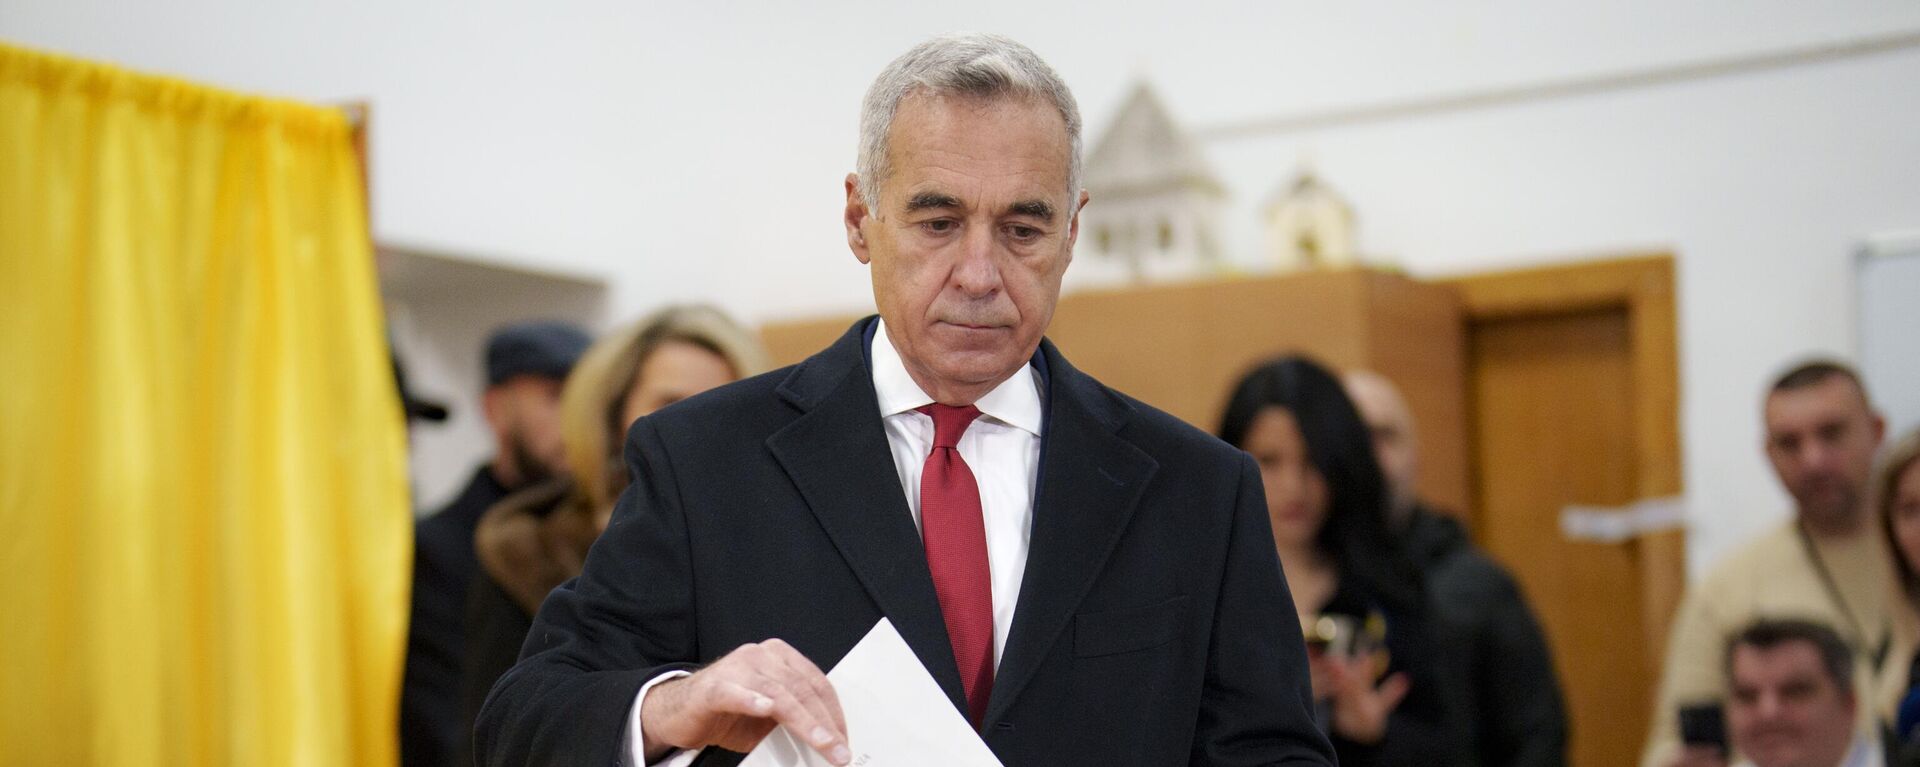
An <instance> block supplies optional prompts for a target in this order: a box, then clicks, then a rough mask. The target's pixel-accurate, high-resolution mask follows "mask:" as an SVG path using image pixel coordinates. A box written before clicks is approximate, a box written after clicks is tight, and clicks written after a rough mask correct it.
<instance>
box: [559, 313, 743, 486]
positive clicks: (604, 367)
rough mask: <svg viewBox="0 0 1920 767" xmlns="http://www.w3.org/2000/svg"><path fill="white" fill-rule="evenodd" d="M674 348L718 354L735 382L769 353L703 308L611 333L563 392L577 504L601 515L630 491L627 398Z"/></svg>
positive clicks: (564, 435)
mask: <svg viewBox="0 0 1920 767" xmlns="http://www.w3.org/2000/svg"><path fill="white" fill-rule="evenodd" d="M669 341H678V342H681V343H688V344H693V345H694V346H698V347H700V348H702V349H706V350H707V351H710V352H713V353H714V354H717V355H719V356H720V358H721V359H724V360H726V361H727V365H728V366H729V367H731V368H733V377H734V379H735V380H738V379H741V378H746V377H748V376H752V375H756V374H758V373H760V372H762V371H764V370H765V369H766V364H767V363H766V352H765V351H764V350H762V349H761V347H760V341H759V339H758V338H756V337H755V335H754V334H753V333H752V332H751V331H748V330H747V329H746V328H744V327H742V326H741V325H740V324H739V323H737V322H734V321H733V319H732V318H731V317H728V316H727V315H726V314H725V313H724V312H721V311H720V310H719V309H717V308H714V307H712V306H707V305H704V304H698V305H685V306H670V307H667V308H665V309H662V310H660V311H658V312H655V313H654V314H652V315H650V316H648V317H646V318H644V319H642V320H640V321H639V322H636V323H633V324H632V325H628V326H625V327H622V328H620V329H618V330H615V331H614V332H612V333H608V334H607V335H606V336H604V337H602V338H601V339H600V340H599V341H596V342H594V344H593V346H592V347H590V348H588V349H587V353H586V354H585V355H583V356H582V357H581V358H580V362H579V363H578V364H576V365H575V366H574V368H573V373H572V374H570V375H568V376H567V382H566V385H565V387H564V388H563V389H562V390H561V393H560V435H561V440H562V441H563V442H564V443H565V444H566V449H567V468H568V469H569V471H570V472H571V473H572V475H573V478H574V496H575V500H577V501H580V502H582V503H583V504H585V505H586V507H587V509H589V510H592V511H595V512H601V511H603V510H605V509H609V508H611V507H612V506H613V502H614V500H615V499H616V498H617V497H618V496H619V494H620V491H621V490H622V489H625V487H626V468H625V466H624V464H623V463H622V462H621V459H620V451H621V448H622V446H623V444H624V443H625V440H626V433H627V425H628V424H627V423H626V422H625V421H624V420H623V419H622V418H621V415H622V410H623V408H624V406H625V404H626V400H627V392H628V391H629V390H631V389H632V388H633V385H634V383H636V379H638V378H639V377H640V368H641V366H643V365H645V364H646V362H647V358H648V357H649V356H652V354H653V352H654V350H655V349H658V348H660V345H661V344H663V343H667V342H669Z"/></svg>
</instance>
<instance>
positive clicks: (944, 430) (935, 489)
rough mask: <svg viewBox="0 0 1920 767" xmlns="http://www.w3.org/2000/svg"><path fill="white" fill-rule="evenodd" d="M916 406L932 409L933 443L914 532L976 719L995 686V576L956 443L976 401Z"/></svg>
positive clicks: (975, 491) (975, 494) (976, 413)
mask: <svg viewBox="0 0 1920 767" xmlns="http://www.w3.org/2000/svg"><path fill="white" fill-rule="evenodd" d="M920 412H922V413H926V414H927V415H929V416H932V417H933V451H932V452H931V453H928V454H927V464H926V466H925V467H924V468H922V469H921V471H920V538H921V541H922V542H923V543H924V544H925V546H926V549H927V568H928V569H929V570H932V571H933V590H934V593H935V594H937V595H939V597H940V614H941V616H942V617H944V618H945V619H946V622H947V639H948V641H951V642H952V643H953V659H954V660H955V661H956V662H957V663H958V664H959V666H960V684H961V685H962V686H963V687H964V688H965V689H966V692H967V710H968V712H969V714H970V716H969V717H968V718H969V719H971V720H972V721H973V724H974V726H975V727H978V726H979V725H980V720H981V718H982V717H984V716H985V715H986V713H987V698H988V697H989V696H991V695H992V694H993V580H992V577H991V572H990V571H989V570H988V569H987V527H986V522H985V520H983V519H982V518H981V515H980V485H979V484H978V483H976V482H975V481H974V479H973V470H972V469H969V468H967V462H966V461H964V460H962V459H961V458H960V449H959V445H960V435H961V434H964V433H966V431H967V426H968V425H969V424H971V423H973V419H975V418H979V417H980V409H979V408H976V407H974V406H972V405H968V406H966V407H953V406H951V405H940V404H934V405H927V406H925V407H922V408H920Z"/></svg>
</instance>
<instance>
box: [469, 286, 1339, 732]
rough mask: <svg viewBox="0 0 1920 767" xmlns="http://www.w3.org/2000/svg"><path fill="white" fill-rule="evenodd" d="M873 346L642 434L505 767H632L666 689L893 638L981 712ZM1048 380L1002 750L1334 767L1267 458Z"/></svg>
mask: <svg viewBox="0 0 1920 767" xmlns="http://www.w3.org/2000/svg"><path fill="white" fill-rule="evenodd" d="M873 324H874V320H873V319H872V318H869V319H866V320H863V321H861V322H860V323H858V324H856V325H855V326H854V327H853V328H852V329H850V330H849V332H848V333H847V334H846V335H844V336H842V337H841V339H840V340H839V341H838V342H836V343H835V344H834V345H833V346H832V347H831V348H829V349H827V350H826V351H824V352H822V353H820V354H817V355H815V356H813V357H811V358H809V359H808V360H807V361H805V362H803V363H801V364H800V365H798V366H795V367H790V368H786V369H783V370H778V371H774V372H773V373H769V374H766V375H763V376H759V377H755V378H749V379H747V380H745V381H740V382H738V383H734V384H730V385H728V386H723V387H721V388H718V389H714V390H712V391H709V392H707V393H705V394H701V395H699V396H696V397H693V398H691V399H688V400H686V401H683V402H680V403H678V404H675V405H672V406H669V407H667V408H665V409H662V410H660V411H659V412H656V413H654V414H652V415H649V416H647V417H645V418H642V419H640V421H639V422H637V423H635V424H634V426H633V429H632V430H631V432H630V433H629V434H628V437H627V444H626V456H627V463H628V466H629V468H630V470H631V472H632V475H633V484H632V486H631V487H629V488H628V489H627V492H626V493H625V494H624V495H622V496H621V498H620V503H619V505H618V506H617V507H616V509H615V510H614V512H613V521H612V524H611V525H610V526H609V527H608V528H607V530H606V532H605V533H604V534H603V535H602V536H601V537H600V539H599V541H598V542H597V543H595V544H594V546H593V549H592V551H591V553H589V554H588V556H587V562H586V569H585V571H584V572H583V573H582V574H581V576H580V577H579V578H578V579H576V580H574V581H571V582H569V583H567V584H566V585H563V586H561V587H560V588H558V589H556V590H554V592H553V593H552V594H551V595H550V596H548V597H547V600H546V603H545V604H544V605H542V606H541V608H540V612H539V615H538V617H537V618H536V619H535V621H534V628H533V631H532V632H531V633H530V634H529V635H528V639H527V647H526V651H525V652H526V655H525V656H524V657H523V658H522V660H521V662H520V664H519V665H517V666H515V667H514V668H513V670H512V671H509V672H507V675H506V676H505V677H503V678H501V680H500V683H499V684H498V685H496V686H495V687H494V690H493V694H492V695H491V696H490V697H489V698H488V699H487V703H486V707H485V708H484V709H483V710H482V711H481V713H480V721H479V725H478V727H477V728H476V730H475V746H476V749H477V750H478V752H479V755H480V759H481V761H482V762H483V763H484V764H488V765H498V766H502V767H504V766H505V765H531V764H553V765H578V764H589V765H605V764H612V763H614V760H615V759H616V758H618V753H619V750H620V747H621V745H622V738H623V735H624V733H625V731H626V728H627V717H628V714H629V712H630V711H631V709H632V706H633V701H634V696H635V695H636V694H637V693H638V692H639V690H640V687H641V685H643V684H644V683H646V682H647V680H649V679H652V678H653V677H655V676H658V675H659V674H661V673H664V672H666V671H670V670H675V669H685V668H688V667H690V666H692V665H694V664H698V663H703V662H710V661H712V660H715V659H717V658H719V657H720V656H721V655H723V654H725V653H727V652H730V651H732V650H733V649H734V648H736V647H738V646H740V645H742V644H746V643H748V642H757V641H761V640H764V639H766V638H768V637H776V636H777V637H780V638H781V639H784V640H785V641H787V642H788V643H789V644H791V645H792V646H794V647H795V648H797V649H798V650H799V651H800V652H801V653H803V654H805V655H806V656H807V657H808V658H810V659H811V660H813V661H814V663H816V664H817V665H819V666H820V667H821V668H832V666H833V665H834V663H835V662H837V661H838V660H839V659H840V658H841V657H842V656H844V655H845V654H846V652H847V651H848V650H849V649H852V647H853V645H854V643H855V642H857V641H858V640H859V639H860V638H861V637H862V636H864V635H865V634H866V633H867V631H868V630H869V629H871V628H872V627H873V625H874V623H875V622H876V621H878V620H879V619H880V618H882V617H886V618H888V619H890V620H891V621H892V622H893V625H894V626H895V627H896V628H897V629H898V630H899V632H900V634H901V636H902V637H903V638H904V639H905V640H906V643H907V645H908V646H910V647H912V648H913V650H914V653H915V655H917V656H918V657H919V658H920V660H921V662H922V663H923V664H925V666H926V668H927V669H928V671H929V672H930V673H931V674H932V676H933V678H934V679H935V680H936V682H937V683H938V684H939V685H940V687H941V689H942V690H943V691H944V692H945V693H946V694H947V697H948V702H949V703H950V704H951V705H952V706H953V707H954V709H955V711H956V712H958V713H962V714H964V712H965V711H966V710H967V707H966V703H965V698H964V696H963V694H962V689H961V683H960V673H959V671H958V669H957V668H956V666H955V663H954V659H953V649H952V645H950V644H949V643H948V640H947V632H946V626H945V623H944V622H943V621H942V619H941V616H940V604H939V601H938V600H937V598H936V597H935V593H934V586H933V578H932V575H931V574H930V571H929V569H928V567H927V561H926V554H925V551H924V549H923V547H922V545H921V541H920V535H919V533H918V531H917V530H916V529H915V527H914V523H913V516H912V515H911V514H910V513H909V511H908V508H907V503H906V497H905V494H904V493H903V492H902V489H901V486H900V480H899V474H898V473H897V472H896V471H895V469H894V465H893V458H892V454H891V452H890V450H889V447H888V443H887V438H886V433H885V429H884V426H883V425H882V422H881V417H880V412H879V405H878V402H877V399H876V397H875V395H874V390H873V382H872V377H871V374H870V372H869V368H868V365H867V363H866V361H865V356H866V352H865V348H864V344H863V339H864V338H865V332H866V330H867V329H868V328H870V327H872V326H873ZM1035 365H1036V368H1039V370H1040V373H1041V375H1042V376H1043V377H1045V378H1046V379H1047V384H1046V385H1045V389H1044V391H1045V392H1046V393H1045V396H1044V401H1045V407H1046V411H1045V412H1046V415H1045V419H1046V426H1045V428H1044V431H1045V434H1044V437H1043V444H1042V447H1041V451H1040V453H1041V454H1040V466H1039V475H1038V479H1037V482H1036V486H1037V488H1036V492H1035V497H1034V501H1033V522H1032V542H1031V547H1030V549H1029V556H1028V558H1027V565H1026V574H1025V577H1024V581H1023V583H1022V585H1021V593H1020V596H1019V602H1018V607H1017V608H1016V610H1015V617H1014V619H1013V629H1012V633H1011V634H1010V635H1009V637H1008V639H1007V641H1006V646H1005V648H1004V651H1003V652H1002V653H1001V660H1000V664H999V667H998V670H997V672H996V674H995V678H994V685H993V694H992V697H991V701H990V703H989V704H988V707H987V712H986V716H985V717H984V720H983V727H982V738H983V739H984V740H985V742H986V744H987V746H988V747H989V748H990V749H992V750H993V752H994V753H995V754H996V755H998V757H999V758H1000V760H1001V762H1002V763H1003V764H1005V765H1007V766H1008V767H1027V766H1029V765H1061V764H1099V765H1117V766H1119V767H1126V766H1127V765H1156V766H1157V765H1168V764H1194V765H1221V766H1222V767H1228V766H1237V765H1276V764H1285V765H1298V766H1299V767H1311V765H1332V764H1333V755H1332V749H1331V747H1330V746H1329V745H1328V743H1327V741H1326V739H1325V738H1324V737H1323V736H1322V735H1321V734H1320V733H1319V732H1318V731H1317V730H1316V729H1315V728H1314V725H1313V721H1312V694H1311V691H1310V684H1309V681H1308V675H1307V665H1306V650H1305V647H1304V645H1303V643H1302V642H1301V638H1300V631H1299V625H1298V621H1297V620H1296V619H1295V618H1294V616H1293V614H1292V613H1291V607H1290V606H1291V604H1292V598H1291V596H1290V595H1289V594H1288V592H1287V588H1286V581H1285V579H1284V578H1283V577H1282V576H1281V573H1280V564H1279V558H1278V557H1277V556H1276V555H1275V553H1274V547H1273V533H1272V530H1271V529H1270V527H1269V526H1268V522H1267V513H1266V504H1265V501H1264V496H1263V493H1262V491H1261V485H1260V475H1259V471H1258V469H1257V468H1256V467H1255V466H1254V464H1253V460H1252V459H1251V458H1250V457H1248V456H1247V455H1246V454H1245V453H1241V452H1239V451H1237V450H1234V449H1233V448H1231V447H1229V446H1228V445H1226V444H1225V443H1223V442H1221V441H1219V440H1217V439H1214V438H1213V437H1211V436H1209V435H1207V434H1205V433H1202V432H1200V431H1198V430H1196V429H1194V428H1193V427H1191V426H1188V425H1186V424H1184V423H1181V422H1180V421H1178V420H1177V419H1175V418H1173V417H1172V416H1169V415H1167V414H1165V413H1162V412H1160V411H1158V410H1154V409H1152V408H1150V407H1148V406H1146V405H1144V404H1141V403H1139V402H1137V401H1134V400H1132V399H1129V398H1127V397H1125V396H1124V395H1121V394H1119V393H1117V392H1114V391H1113V390H1111V389H1108V388H1106V387H1105V386H1102V385H1101V384H1100V383H1099V382H1097V381H1095V380H1093V379H1092V378H1090V377H1088V376H1086V375H1085V374H1082V373H1080V372H1079V371H1077V370H1074V369H1073V367H1072V366H1070V365H1069V364H1068V363H1067V361H1066V359H1065V358H1063V357H1061V356H1060V354H1059V352H1058V351H1056V350H1055V349H1054V347H1053V345H1052V344H1051V343H1045V342H1043V343H1042V344H1041V345H1040V351H1039V354H1037V355H1036V356H1035ZM1275 605H1279V606H1281V609H1279V610H1276V609H1274V606H1275ZM1283 611H1285V614H1284V615H1283V614H1282V612H1283ZM856 737H857V736H856ZM739 759H740V757H739V756H738V755H734V754H728V753H726V752H723V751H720V750H718V749H709V750H708V751H706V752H703V753H702V755H701V763H702V764H707V765H715V764H719V765H731V764H736V763H738V761H739Z"/></svg>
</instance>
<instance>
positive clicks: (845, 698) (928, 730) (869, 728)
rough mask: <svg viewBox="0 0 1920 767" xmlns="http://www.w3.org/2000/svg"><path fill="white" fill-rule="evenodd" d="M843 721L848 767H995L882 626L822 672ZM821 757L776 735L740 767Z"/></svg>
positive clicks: (812, 762)
mask: <svg viewBox="0 0 1920 767" xmlns="http://www.w3.org/2000/svg"><path fill="white" fill-rule="evenodd" d="M827 679H828V680H829V681H831V682H833V691H834V693H835V694H837V695H839V697H840V710H841V712H842V713H844V714H846V717H847V740H849V741H850V743H848V747H849V749H850V750H852V751H853V762H852V763H853V765H854V767H1000V760H999V759H996V758H994V756H993V752H992V751H990V750H988V749H987V744H986V743H984V742H982V741H981V740H980V735H979V733H976V732H974V730H973V726H972V725H971V724H968V723H967V719H966V717H964V716H961V715H960V712H959V711H957V710H955V709H954V707H953V704H952V703H951V702H948V700H947V694H946V693H944V692H941V690H940V684H939V683H938V682H935V681H933V676H932V675H931V674H928V673H927V669H926V667H925V666H922V665H920V659H919V657H917V656H915V655H914V654H913V648H910V647H908V646H907V642H906V640H904V639H901V638H900V632H899V631H896V630H894V628H893V623H892V622H891V621H888V620H887V619H885V618H881V619H880V622H879V623H877V624H874V627H873V630H871V631H868V632H867V636H866V637H865V638H864V639H861V640H860V643H859V644H857V645H854V646H853V649H852V650H849V651H848V652H847V657H845V658H841V659H840V664H839V665H837V666H834V667H833V670H832V671H829V672H827ZM831 764H832V763H831V762H828V761H827V759H826V757H823V756H821V755H820V754H819V752H816V751H814V750H813V749H812V748H809V747H808V746H807V745H806V743H805V742H804V741H802V740H801V739H799V738H796V737H794V736H793V735H792V734H790V733H788V732H787V728H785V727H778V728H775V729H774V731H773V732H771V733H768V735H767V737H766V738H765V739H764V740H761V741H760V745H759V746H756V747H754V749H753V751H752V753H749V754H747V758H746V760H745V761H742V762H741V763H740V765H741V767H831Z"/></svg>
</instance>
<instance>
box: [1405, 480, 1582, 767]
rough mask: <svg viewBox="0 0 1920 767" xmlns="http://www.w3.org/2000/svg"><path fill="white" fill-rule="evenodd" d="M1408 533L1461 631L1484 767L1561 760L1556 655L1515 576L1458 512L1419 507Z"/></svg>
mask: <svg viewBox="0 0 1920 767" xmlns="http://www.w3.org/2000/svg"><path fill="white" fill-rule="evenodd" d="M1405 524H1406V528H1405V532H1404V534H1403V541H1404V543H1405V546H1404V548H1405V550H1406V552H1407V555H1408V556H1409V557H1410V558H1412V559H1413V561H1414V564H1415V565H1416V566H1418V567H1419V568H1420V570H1421V572H1422V574H1423V575H1424V577H1425V580H1426V587H1427V596H1428V599H1429V603H1430V604H1432V605H1433V611H1434V614H1435V615H1436V616H1437V617H1439V618H1441V619H1444V620H1445V621H1446V622H1447V623H1448V624H1450V626H1451V628H1452V630H1453V631H1454V632H1455V633H1456V634H1458V636H1459V646H1458V649H1457V653H1456V654H1457V656H1458V657H1459V659H1460V660H1461V662H1462V664H1463V670H1464V672H1465V675H1466V677H1465V681H1466V686H1467V690H1468V692H1469V693H1470V694H1469V695H1466V696H1462V699H1463V700H1462V702H1463V704H1464V705H1466V706H1468V709H1467V714H1468V717H1467V722H1468V723H1469V724H1470V725H1471V726H1472V737H1473V741H1474V743H1475V744H1476V748H1475V751H1476V753H1477V754H1478V755H1479V762H1480V764H1481V765H1483V767H1560V766H1561V765H1564V764H1566V760H1567V715H1566V707H1565V705H1564V703H1563V702H1562V700H1561V697H1560V683H1559V681H1558V677H1557V676H1555V674H1554V671H1553V656H1552V653H1551V651H1550V650H1549V649H1548V645H1547V639H1546V636H1545V635H1544V634H1543V633H1542V632H1541V630H1540V623H1539V621H1537V620H1535V619H1534V616H1533V611H1532V610H1530V609H1528V608H1527V601H1526V598H1525V597H1524V596H1523V595H1522V594H1521V592H1520V586H1519V584H1517V583H1515V582H1514V580H1513V576H1512V575H1509V574H1508V573H1507V571H1506V570H1505V569H1504V568H1502V567H1501V566H1500V565H1499V564H1497V563H1495V562H1494V561H1493V560H1491V559H1488V558H1487V556H1486V555H1484V554H1482V553H1480V551H1479V550H1477V549H1475V548H1474V546H1473V543H1472V541H1471V540H1469V539H1468V537H1467V533H1466V530H1465V529H1463V528H1462V527H1461V526H1460V524H1459V523H1458V522H1455V521H1454V520H1453V519H1452V518H1451V517H1447V516H1443V515H1440V514H1435V513H1433V512H1431V511H1428V510H1426V509H1424V508H1416V509H1415V510H1414V511H1413V513H1412V515H1411V516H1410V517H1409V518H1408V519H1407V520H1406V523H1405Z"/></svg>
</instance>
